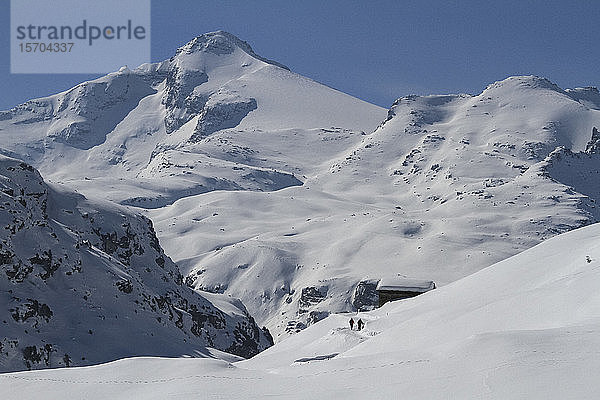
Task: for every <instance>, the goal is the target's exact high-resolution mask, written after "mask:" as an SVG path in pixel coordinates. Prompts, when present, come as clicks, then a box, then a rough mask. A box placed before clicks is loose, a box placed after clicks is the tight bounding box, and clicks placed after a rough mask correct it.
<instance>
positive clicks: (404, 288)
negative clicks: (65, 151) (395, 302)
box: [377, 278, 435, 293]
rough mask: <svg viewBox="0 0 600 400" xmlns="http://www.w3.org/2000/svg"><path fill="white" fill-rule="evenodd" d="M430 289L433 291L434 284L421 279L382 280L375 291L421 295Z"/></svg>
mask: <svg viewBox="0 0 600 400" xmlns="http://www.w3.org/2000/svg"><path fill="white" fill-rule="evenodd" d="M431 289H435V283H434V282H433V281H427V280H422V279H409V278H384V279H382V280H380V281H379V283H378V284H377V290H391V291H399V292H421V293H423V292H427V291H429V290H431Z"/></svg>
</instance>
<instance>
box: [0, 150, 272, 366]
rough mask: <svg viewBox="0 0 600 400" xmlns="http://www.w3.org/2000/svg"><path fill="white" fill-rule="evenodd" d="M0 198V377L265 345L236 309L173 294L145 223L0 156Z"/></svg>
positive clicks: (225, 301) (246, 351)
mask: <svg viewBox="0 0 600 400" xmlns="http://www.w3.org/2000/svg"><path fill="white" fill-rule="evenodd" d="M0 199H1V201H0V226H1V227H2V229H1V230H0V319H1V326H2V328H1V329H0V371H3V372H6V371H16V370H23V369H35V368H48V367H58V366H76V365H89V364H97V363H100V362H106V361H110V360H115V359H118V358H123V357H129V356H134V355H163V356H177V357H180V356H183V355H189V356H196V357H224V358H231V357H232V356H231V355H226V354H224V353H222V352H221V351H216V350H214V349H211V348H216V349H220V350H222V351H226V352H229V353H233V354H237V355H239V356H243V357H249V356H252V355H255V354H256V353H258V352H259V351H261V350H264V349H265V348H267V347H268V346H269V345H271V344H272V339H271V338H270V335H269V334H268V332H267V331H262V330H261V329H260V328H259V327H258V326H257V325H256V323H255V322H254V319H253V318H252V317H251V316H250V315H249V314H248V312H247V311H246V309H245V307H244V306H243V305H242V303H241V302H240V301H239V300H236V299H234V298H230V297H226V296H222V295H214V294H210V293H208V294H206V295H204V296H203V295H200V294H199V293H197V292H195V291H193V290H191V289H190V288H188V287H186V286H185V285H183V276H182V275H181V273H180V271H179V269H178V268H177V266H176V265H175V264H174V263H173V262H172V261H171V259H170V258H169V257H167V256H166V255H165V254H164V252H163V250H162V248H161V247H160V245H159V243H158V239H157V238H156V236H155V233H154V229H153V227H152V223H151V222H150V221H149V220H148V219H146V218H143V217H141V216H139V215H135V214H132V213H131V212H130V211H129V210H127V209H125V208H124V207H120V206H116V205H114V204H111V203H107V202H99V201H89V200H87V199H85V198H84V197H83V196H82V195H80V194H76V193H73V192H70V191H68V190H66V189H64V188H61V187H55V186H48V185H47V184H46V183H45V182H44V181H43V179H42V178H41V176H40V175H39V173H38V172H37V171H36V170H35V169H34V168H33V167H31V166H29V165H28V164H25V163H23V162H21V161H19V160H16V159H12V158H7V157H4V156H0Z"/></svg>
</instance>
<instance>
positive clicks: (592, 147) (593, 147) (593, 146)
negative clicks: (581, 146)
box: [585, 127, 600, 154]
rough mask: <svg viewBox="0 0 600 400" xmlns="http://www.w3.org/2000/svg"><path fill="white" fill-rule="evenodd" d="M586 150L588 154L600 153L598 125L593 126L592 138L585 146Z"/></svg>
mask: <svg viewBox="0 0 600 400" xmlns="http://www.w3.org/2000/svg"><path fill="white" fill-rule="evenodd" d="M585 152H586V153H588V154H598V153H600V132H598V129H597V128H596V127H593V128H592V138H591V139H590V141H589V142H588V143H587V146H586V147H585Z"/></svg>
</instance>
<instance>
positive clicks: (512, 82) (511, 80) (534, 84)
mask: <svg viewBox="0 0 600 400" xmlns="http://www.w3.org/2000/svg"><path fill="white" fill-rule="evenodd" d="M499 88H515V89H516V88H538V89H548V90H554V91H556V92H559V93H564V90H563V89H561V88H560V87H559V86H558V85H557V84H555V83H553V82H551V81H550V80H549V79H547V78H544V77H541V76H536V75H520V76H510V77H508V78H506V79H504V80H501V81H497V82H494V83H492V84H491V85H489V86H488V87H487V88H486V91H487V90H493V89H499Z"/></svg>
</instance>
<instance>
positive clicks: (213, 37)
mask: <svg viewBox="0 0 600 400" xmlns="http://www.w3.org/2000/svg"><path fill="white" fill-rule="evenodd" d="M236 48H239V49H240V50H242V51H243V52H245V53H247V54H248V55H250V56H252V57H254V58H256V59H258V60H261V61H264V62H266V63H269V64H273V65H276V66H278V67H281V68H285V69H287V70H289V68H288V67H286V66H285V65H283V64H280V63H278V62H276V61H273V60H269V59H267V58H264V57H261V56H259V55H258V54H256V53H255V52H254V50H252V47H251V46H250V45H249V44H248V43H247V42H245V41H243V40H241V39H240V38H238V37H237V36H235V35H233V34H231V33H229V32H225V31H222V30H219V31H215V32H208V33H205V34H202V35H200V36H197V37H195V38H194V39H192V40H191V41H189V42H188V43H186V44H185V45H184V46H182V47H180V48H179V49H177V52H176V53H175V55H176V56H178V55H180V54H194V53H199V52H204V53H212V54H216V55H223V54H231V53H233V52H234V51H235V49H236Z"/></svg>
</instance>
